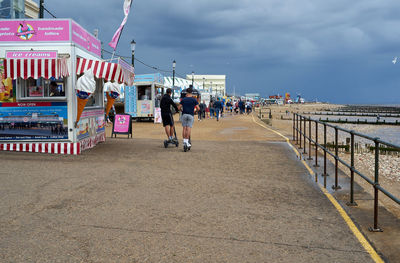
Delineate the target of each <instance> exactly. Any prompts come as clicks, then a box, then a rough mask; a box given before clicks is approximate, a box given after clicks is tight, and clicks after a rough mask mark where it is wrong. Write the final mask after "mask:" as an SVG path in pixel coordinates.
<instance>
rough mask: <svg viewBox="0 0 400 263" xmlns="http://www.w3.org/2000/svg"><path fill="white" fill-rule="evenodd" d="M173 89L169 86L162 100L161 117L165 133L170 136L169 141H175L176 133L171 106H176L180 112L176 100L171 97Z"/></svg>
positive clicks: (176, 109)
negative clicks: (174, 135)
mask: <svg viewBox="0 0 400 263" xmlns="http://www.w3.org/2000/svg"><path fill="white" fill-rule="evenodd" d="M171 94H172V89H170V88H168V89H167V93H165V94H164V95H163V97H162V98H161V102H160V108H161V119H162V122H163V126H164V129H165V133H166V134H167V137H168V143H172V142H173V136H172V135H173V134H174V119H173V117H172V112H171V106H173V107H174V109H175V111H176V112H178V107H177V106H176V104H175V102H174V101H173V100H172V99H171Z"/></svg>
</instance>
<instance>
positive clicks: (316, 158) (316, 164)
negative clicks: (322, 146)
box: [314, 121, 319, 167]
mask: <svg viewBox="0 0 400 263" xmlns="http://www.w3.org/2000/svg"><path fill="white" fill-rule="evenodd" d="M314 166H315V167H319V165H318V122H317V121H315V165H314Z"/></svg>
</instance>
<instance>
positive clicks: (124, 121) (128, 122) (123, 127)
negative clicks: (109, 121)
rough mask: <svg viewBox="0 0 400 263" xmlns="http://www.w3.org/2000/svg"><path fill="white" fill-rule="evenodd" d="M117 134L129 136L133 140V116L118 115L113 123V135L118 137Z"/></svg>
mask: <svg viewBox="0 0 400 263" xmlns="http://www.w3.org/2000/svg"><path fill="white" fill-rule="evenodd" d="M117 134H127V135H128V138H129V135H130V136H131V138H132V116H131V115H129V114H116V115H115V117H114V122H113V129H112V134H111V137H113V135H115V137H117Z"/></svg>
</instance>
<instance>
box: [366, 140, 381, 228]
mask: <svg viewBox="0 0 400 263" xmlns="http://www.w3.org/2000/svg"><path fill="white" fill-rule="evenodd" d="M378 140H379V138H375V140H374V142H375V181H374V227H370V228H368V229H369V231H371V232H383V230H382V229H381V228H379V227H378V208H379V207H378V205H379V204H378V193H379V191H378V188H377V187H378V186H379V142H378Z"/></svg>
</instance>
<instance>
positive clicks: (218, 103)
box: [214, 98, 223, 121]
mask: <svg viewBox="0 0 400 263" xmlns="http://www.w3.org/2000/svg"><path fill="white" fill-rule="evenodd" d="M222 107H223V106H222V102H221V99H220V98H218V99H217V101H216V102H214V108H215V113H216V114H217V121H219V113H220V112H221V114H222Z"/></svg>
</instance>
